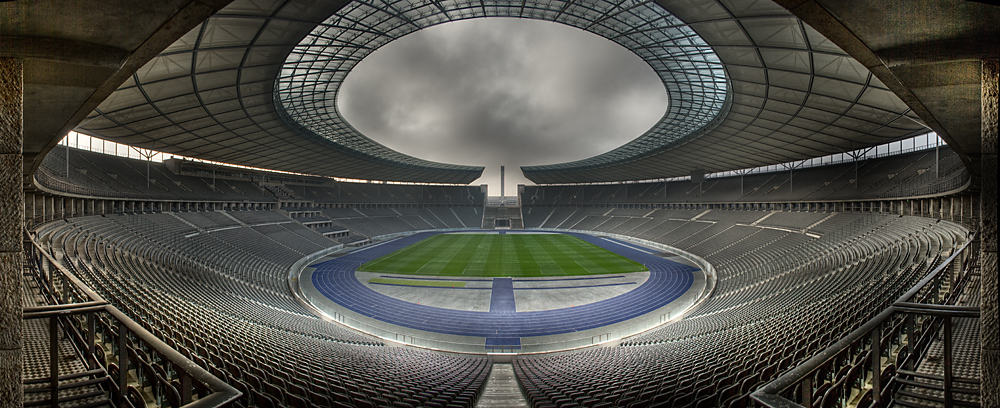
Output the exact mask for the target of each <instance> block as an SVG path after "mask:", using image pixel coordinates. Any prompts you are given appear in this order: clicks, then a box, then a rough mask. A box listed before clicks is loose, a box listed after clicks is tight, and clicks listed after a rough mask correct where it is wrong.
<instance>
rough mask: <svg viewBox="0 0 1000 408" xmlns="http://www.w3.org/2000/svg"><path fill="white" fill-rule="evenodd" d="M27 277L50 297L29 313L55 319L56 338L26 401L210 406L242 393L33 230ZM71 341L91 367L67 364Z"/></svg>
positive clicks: (52, 334)
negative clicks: (80, 273) (74, 268)
mask: <svg viewBox="0 0 1000 408" xmlns="http://www.w3.org/2000/svg"><path fill="white" fill-rule="evenodd" d="M26 236H27V235H26ZM25 278H26V279H34V280H35V282H36V283H37V286H38V290H39V291H40V293H39V294H40V295H41V296H42V297H43V298H45V299H46V301H47V303H48V305H45V306H37V307H27V308H24V309H23V318H24V320H25V321H26V323H27V322H28V321H30V320H35V319H47V320H48V341H49V344H48V347H47V350H48V360H49V367H48V375H47V376H44V377H40V378H30V379H25V380H24V393H25V403H24V406H25V407H33V406H51V407H57V406H59V404H63V403H70V402H73V403H74V406H80V407H83V406H98V405H100V406H106V405H107V403H108V402H110V403H111V404H112V405H113V406H116V407H147V406H157V407H182V406H183V407H186V408H209V407H224V406H229V405H231V403H232V402H233V401H235V400H236V399H237V398H239V397H240V396H241V395H242V394H241V393H240V392H239V391H237V390H236V389H235V388H233V387H231V386H229V385H228V384H226V383H225V382H223V381H222V380H220V379H219V378H217V377H215V376H213V375H212V374H211V373H209V372H208V371H206V370H205V369H203V368H201V367H199V366H198V365H196V364H195V363H194V362H192V361H191V360H189V359H188V358H186V357H185V356H184V355H182V354H181V353H179V352H177V351H176V350H174V349H173V348H171V347H170V346H168V345H167V344H166V343H164V342H162V341H160V340H159V339H157V338H156V337H155V336H153V335H152V334H151V333H149V332H148V331H146V330H145V329H144V328H142V326H140V325H139V324H138V323H136V322H134V321H133V320H131V319H130V318H129V317H128V316H126V315H125V314H123V313H122V312H120V311H119V310H118V309H116V308H115V307H113V306H111V305H109V304H108V303H107V302H106V301H105V300H104V299H102V298H101V297H100V296H99V295H98V294H97V293H95V292H93V291H92V290H91V289H90V288H88V287H87V286H86V285H85V284H84V283H83V282H81V281H80V280H79V279H78V278H77V277H76V276H75V275H74V274H73V273H72V272H70V271H69V270H68V269H66V268H65V267H63V266H62V265H60V264H59V263H58V262H56V260H55V259H54V258H53V257H52V255H50V254H49V253H48V252H46V251H45V250H43V249H42V248H41V247H40V246H39V245H38V243H37V242H35V241H34V240H33V239H31V238H30V237H28V238H27V239H26V241H25ZM26 283H27V282H26ZM26 337H27V336H26ZM26 341H37V339H31V338H30V337H28V338H26ZM67 345H69V346H71V347H70V348H67V347H66V346H67ZM106 346H107V347H108V348H110V349H111V352H110V353H109V352H107V351H106ZM68 349H69V350H73V353H75V354H76V356H75V357H76V358H77V359H78V361H79V362H80V363H81V364H82V366H83V370H72V371H74V372H60V370H61V368H60V367H61V364H60V363H63V364H62V366H63V367H64V368H65V366H66V365H67V364H65V359H66V358H67V357H68V356H66V350H68ZM70 357H72V356H70Z"/></svg>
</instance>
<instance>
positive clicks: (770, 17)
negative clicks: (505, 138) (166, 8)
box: [78, 0, 926, 183]
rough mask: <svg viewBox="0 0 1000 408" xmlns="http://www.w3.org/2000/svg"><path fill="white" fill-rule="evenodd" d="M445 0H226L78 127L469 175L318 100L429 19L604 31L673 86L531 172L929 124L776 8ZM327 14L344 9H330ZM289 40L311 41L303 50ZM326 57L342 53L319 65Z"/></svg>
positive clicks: (589, 170) (893, 135)
mask: <svg viewBox="0 0 1000 408" xmlns="http://www.w3.org/2000/svg"><path fill="white" fill-rule="evenodd" d="M447 4H448V5H445V3H442V2H434V1H430V0H427V1H423V2H409V1H397V2H388V3H383V2H380V1H379V2H375V1H366V2H364V3H362V2H352V3H349V4H347V5H346V6H345V5H344V4H343V3H342V2H341V3H337V4H330V3H328V2H314V1H308V0H287V1H281V0H273V1H250V0H237V1H235V2H233V3H232V4H230V5H229V6H228V7H226V8H225V9H223V10H222V11H221V12H219V13H218V14H216V15H215V16H213V17H212V18H210V19H208V20H206V21H205V22H204V23H203V24H201V25H199V26H198V27H196V28H194V29H193V30H191V31H190V32H189V33H188V34H187V35H185V36H183V37H182V38H181V39H180V40H178V41H177V42H176V43H174V44H173V45H171V46H170V47H168V48H167V49H166V50H164V51H163V53H161V54H160V55H159V56H157V57H156V58H154V59H153V60H151V61H150V62H149V63H147V64H146V65H145V66H144V67H143V68H141V69H139V71H138V72H136V74H135V75H133V76H132V78H131V79H130V80H128V81H126V82H125V83H124V84H123V85H122V86H121V87H120V88H119V89H118V90H117V91H115V92H114V93H113V94H112V95H111V96H110V97H109V98H108V99H106V100H105V101H104V102H103V103H102V104H101V105H100V106H99V107H98V108H97V109H96V110H95V111H94V113H93V114H92V115H90V117H88V119H87V120H86V121H84V123H83V125H81V126H80V127H79V128H78V130H79V131H81V132H83V133H87V134H91V135H95V136H98V137H101V138H104V139H108V140H113V141H116V142H120V143H125V144H129V145H133V146H138V147H143V148H149V149H154V150H159V151H163V152H167V153H174V154H181V155H186V156H191V157H196V158H201V159H206V160H215V161H221V162H228V163H234V164H240V165H247V166H254V167H261V168H268V169H275V170H283V171H293V172H300V173H308V174H319V175H328V176H337V177H347V178H360V179H374V180H392V181H414V182H437V183H469V182H471V181H473V180H475V179H476V178H478V177H479V175H480V174H481V172H482V168H481V167H470V166H456V165H446V164H440V163H433V162H429V161H425V160H420V159H417V158H412V157H409V156H406V155H403V154H401V153H398V152H395V151H392V150H390V149H388V148H385V147H384V146H381V145H379V144H377V143H375V142H373V141H371V140H369V139H367V138H365V137H364V136H363V135H360V134H358V133H357V132H356V131H355V130H354V129H353V128H351V127H350V125H348V124H347V123H346V121H344V120H342V119H341V118H340V117H339V113H337V111H336V106H335V105H333V104H332V103H329V102H325V101H334V100H335V93H336V90H337V89H338V86H339V81H340V80H342V79H343V77H344V76H346V74H347V72H348V71H349V69H350V68H351V67H353V65H354V64H355V63H356V62H357V60H360V59H361V58H363V56H364V55H367V54H368V53H370V52H371V51H372V50H374V49H375V48H377V47H378V46H381V45H383V44H385V43H387V42H389V41H391V40H392V39H394V38H398V37H400V36H402V35H405V34H407V33H409V32H412V31H415V30H417V29H420V28H423V27H426V26H429V25H433V24H439V23H442V22H446V21H452V20H458V19H465V18H474V17H480V16H484V15H486V16H519V17H530V18H540V19H547V20H554V21H558V22H562V23H566V24H569V25H572V26H576V27H579V28H583V29H587V30H588V31H591V32H594V33H596V34H598V35H603V36H605V37H608V38H610V39H612V40H614V41H616V42H618V43H619V44H622V45H623V46H625V47H626V48H629V49H631V50H633V52H635V53H636V54H637V55H639V56H640V57H641V58H643V59H645V60H646V61H648V62H650V65H651V66H652V67H653V69H654V71H656V72H657V73H658V74H659V75H660V77H661V79H663V80H664V86H665V87H666V88H667V92H668V95H669V97H670V106H669V107H668V111H667V114H666V115H665V116H664V117H663V119H662V120H661V121H660V122H659V123H658V124H657V125H655V126H654V127H653V128H652V129H651V130H650V131H649V132H647V133H646V134H644V135H641V136H640V137H638V138H637V139H636V140H634V141H633V142H630V143H628V144H626V145H624V146H622V147H620V148H618V149H615V150H612V151H610V152H608V153H605V154H602V155H598V156H595V157H592V158H589V159H584V160H580V161H576V162H571V163H563V164H555V165H546V166H528V167H524V168H522V171H523V172H524V173H525V175H526V176H527V177H528V178H529V179H531V180H532V181H535V182H537V183H576V182H604V181H624V180H642V179H655V178H662V177H672V176H680V175H687V174H689V173H690V172H691V171H693V170H696V169H697V170H705V171H710V172H711V171H721V170H732V169H740V168H747V167H754V166H760V165H767V164H775V163H781V162H788V161H793V160H799V159H805V158H809V157H816V156H822V155H826V154H831V153H838V152H841V151H847V150H854V149H858V148H862V147H866V146H872V145H877V144H881V143H886V142H890V141H894V140H899V139H902V138H905V137H909V136H912V135H915V134H919V133H921V132H925V131H926V127H925V126H924V125H923V124H922V123H921V122H920V121H919V119H917V117H916V115H915V114H913V113H912V112H910V110H909V109H908V108H907V106H906V105H905V104H904V103H903V102H902V101H900V100H899V98H898V97H896V96H895V95H894V94H893V93H892V92H890V91H889V90H888V89H887V87H886V86H885V85H883V84H882V83H881V82H880V81H879V80H878V79H877V78H875V77H873V76H872V74H871V73H870V72H869V71H868V70H867V69H865V67H864V66H862V65H861V64H859V63H858V62H857V61H855V60H854V59H853V58H851V57H849V56H847V55H846V54H845V53H844V52H843V51H841V49H840V48H838V47H837V46H835V45H834V44H833V43H831V42H830V41H829V40H827V39H826V38H824V37H823V36H822V35H820V34H818V33H817V32H816V31H814V30H813V29H811V28H810V27H808V26H807V25H805V24H804V23H802V21H800V20H799V19H798V18H796V17H794V16H792V15H790V14H789V13H788V12H787V11H786V10H785V9H783V8H782V7H780V6H778V5H776V4H774V3H773V2H771V1H757V2H743V1H739V2H731V1H716V0H676V1H666V0H664V1H660V2H659V4H660V5H662V6H663V7H664V8H665V9H666V10H667V11H669V13H672V14H673V16H676V18H679V20H677V19H675V18H674V17H672V16H671V15H670V14H669V13H666V12H664V11H663V10H660V9H659V6H658V5H657V4H655V3H651V2H645V3H644V2H627V1H626V2H622V3H606V2H603V1H590V0H588V1H587V2H578V3H577V2H557V1H527V2H521V1H517V2H516V7H509V6H503V5H502V4H499V3H498V2H496V1H492V2H480V1H476V2H474V3H469V2H466V3H461V4H459V3H454V2H452V3H447ZM522 5H523V6H522ZM338 10H340V12H339V13H338V15H339V17H338V16H334V17H332V18H330V19H329V20H328V19H327V17H328V16H331V15H333V14H334V13H335V12H338ZM680 21H683V22H685V23H687V25H684V24H681V23H680ZM324 22H326V23H325V24H324ZM688 27H689V28H688ZM671 30H672V33H671V34H662V32H664V31H671ZM362 32H363V33H364V34H363V35H362V34H358V33H362ZM345 33H348V34H351V35H350V38H347V37H345V35H346V34H345ZM677 33H680V35H681V36H682V37H683V36H686V37H687V38H690V39H691V41H690V42H681V40H679V39H678V37H676V35H677ZM694 33H697V35H693V34H694ZM344 40H347V41H346V42H343V43H340V42H341V41H344ZM698 41H703V43H699V42H698ZM331 43H340V44H341V45H343V46H347V47H353V49H354V51H353V52H350V53H345V52H344V51H343V47H340V48H339V51H328V53H327V54H323V53H312V54H310V53H304V52H302V51H303V50H309V49H310V48H309V47H311V46H315V45H323V46H324V47H323V49H324V50H329V49H330V48H329V45H330V44H331ZM300 44H305V45H304V47H305V48H299V49H298V52H297V51H296V46H298V45H300ZM706 44H707V45H709V46H710V49H709V48H707V47H705V45H706ZM713 51H714V52H713ZM307 54H309V55H310V56H309V57H308V58H306V59H303V56H304V55H307ZM330 56H338V58H340V56H347V57H348V58H340V59H338V62H336V63H331V62H330V60H331V59H330V58H327V57H330ZM344 61H347V62H346V63H345V62H344ZM289 63H290V64H291V65H286V64H289ZM720 63H721V65H720ZM306 66H308V68H309V69H303V68H306ZM722 67H724V73H723V69H722ZM283 81H284V82H283ZM276 90H277V91H278V92H277V93H276ZM303 90H308V92H301V91H303ZM320 91H321V92H320ZM282 92H284V93H282ZM296 92H298V94H297V95H298V96H300V97H299V98H298V99H295V98H294V97H295V96H296ZM301 95H309V96H308V97H305V98H302V97H301ZM324 95H325V96H324ZM347 139H353V140H355V142H356V143H354V144H351V143H345V142H344V140H347ZM334 140H336V142H335V141H334Z"/></svg>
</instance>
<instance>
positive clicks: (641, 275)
mask: <svg viewBox="0 0 1000 408" xmlns="http://www.w3.org/2000/svg"><path fill="white" fill-rule="evenodd" d="M355 276H356V277H357V278H358V281H360V282H362V283H364V284H366V285H367V286H368V288H369V289H371V290H374V291H376V292H378V293H381V294H383V295H386V296H390V297H393V298H396V299H399V300H403V301H406V302H412V303H416V304H420V305H427V306H433V307H442V308H446V309H454V310H466V311H470V312H488V311H490V298H491V294H492V293H493V282H492V279H491V278H477V279H461V278H447V279H445V278H427V279H420V278H419V277H414V276H409V275H390V274H384V273H371V272H355ZM377 278H390V279H394V282H407V281H409V282H412V285H405V284H404V283H400V284H378V283H372V282H371V280H372V279H377ZM647 279H649V272H633V273H626V274H613V275H604V276H600V277H596V279H595V277H590V278H562V279H552V278H514V279H513V284H514V287H513V289H514V290H513V295H514V305H515V308H516V311H518V312H535V311H544V310H556V309H562V308H567V307H576V306H581V305H586V304H590V303H594V302H598V301H601V300H605V299H610V298H613V297H615V296H619V295H622V294H624V293H626V292H628V291H630V290H632V289H635V288H637V287H639V285H641V284H643V283H644V282H646V280H647ZM425 281H430V282H461V283H462V285H463V286H462V287H456V288H452V287H427V286H420V284H421V283H423V282H425Z"/></svg>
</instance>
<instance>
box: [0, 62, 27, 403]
mask: <svg viewBox="0 0 1000 408" xmlns="http://www.w3.org/2000/svg"><path fill="white" fill-rule="evenodd" d="M23 70H24V65H23V63H22V61H21V60H20V59H16V58H6V57H0V202H2V203H0V408H14V407H18V408H19V407H20V406H21V404H22V400H23V399H24V392H23V389H22V387H21V372H22V364H23V354H22V350H23V344H24V343H23V337H24V328H23V326H24V322H23V321H22V320H21V262H22V259H21V257H22V256H23V253H22V250H21V245H22V243H21V239H22V237H21V226H22V225H23V224H24V189H23V187H22V186H21V171H22V164H21V163H22V160H23V159H22V156H21V146H22V144H23V135H22V133H23V132H22V126H23V118H24V115H23V113H22V108H23V105H24V103H23V102H24V76H23Z"/></svg>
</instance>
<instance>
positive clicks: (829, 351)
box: [751, 233, 979, 408]
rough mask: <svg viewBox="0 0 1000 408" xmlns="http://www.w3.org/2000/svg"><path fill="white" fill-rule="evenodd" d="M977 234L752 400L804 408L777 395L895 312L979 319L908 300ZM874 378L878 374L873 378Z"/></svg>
mask: <svg viewBox="0 0 1000 408" xmlns="http://www.w3.org/2000/svg"><path fill="white" fill-rule="evenodd" d="M976 235H977V233H973V234H970V236H969V239H968V240H966V242H965V243H964V244H963V245H962V246H961V247H960V248H959V249H958V250H957V251H955V252H954V253H953V254H952V255H951V256H949V257H948V258H947V259H945V260H944V261H943V262H942V263H941V264H939V265H938V266H937V267H936V268H934V270H932V271H931V272H930V273H928V274H927V275H926V276H925V277H924V278H922V279H921V280H920V281H918V282H917V283H916V284H915V285H914V286H913V287H912V288H910V290H908V291H906V293H904V294H903V295H901V296H900V297H899V298H898V299H897V300H896V301H895V302H893V304H892V305H890V306H889V307H888V308H886V309H885V310H883V311H882V312H881V313H879V314H878V315H876V316H875V317H873V318H872V319H871V320H868V321H867V322H865V323H864V324H863V325H861V327H858V328H857V329H855V330H854V331H852V332H850V333H849V334H848V335H846V336H844V337H843V338H841V339H840V340H838V341H837V342H835V343H833V344H831V345H830V346H829V347H827V348H826V349H824V350H822V351H820V352H819V353H817V354H816V355H814V356H813V357H811V358H810V359H808V360H806V361H805V362H804V363H802V364H799V365H798V366H796V367H795V368H793V369H791V370H789V371H787V372H785V374H782V375H781V376H780V377H778V378H777V379H775V380H773V381H771V382H769V383H767V384H766V385H764V386H763V387H761V388H760V389H758V390H757V391H754V392H753V393H752V394H751V398H753V399H754V400H756V401H757V402H758V403H760V404H762V405H764V406H766V407H771V408H793V407H794V408H804V406H803V405H800V404H798V403H796V402H795V401H792V400H789V399H787V398H785V397H784V396H782V395H780V393H782V392H784V391H786V390H787V389H789V388H791V387H793V386H795V384H798V383H799V382H801V381H802V380H803V379H806V378H807V377H808V376H809V375H810V374H811V373H813V372H815V371H816V370H818V369H819V368H820V367H823V366H824V365H826V364H827V363H829V362H831V361H832V360H833V359H835V358H836V357H837V356H838V355H840V353H841V352H843V351H844V350H846V349H847V348H849V347H850V346H851V345H853V344H855V343H856V342H857V341H860V340H862V339H863V338H864V337H865V336H868V335H869V334H870V333H872V332H873V331H875V330H877V329H878V328H879V327H880V326H881V325H882V323H884V322H885V321H887V320H888V319H889V318H890V317H891V316H892V315H894V314H896V313H897V312H910V313H917V314H929V315H938V316H947V317H979V311H978V310H979V308H977V307H963V306H954V305H937V304H925V303H913V302H910V300H911V298H913V296H915V295H916V294H917V293H918V292H920V290H921V289H923V288H924V286H926V285H927V284H928V283H930V282H932V281H934V279H936V278H937V277H938V275H940V274H941V273H942V272H943V271H944V270H945V269H946V268H947V267H948V266H949V265H951V264H952V262H954V261H955V260H956V259H957V258H958V256H959V255H962V254H964V253H965V251H966V250H967V249H968V248H969V246H970V245H971V244H972V243H973V242H974V241H975V238H976ZM876 375H877V374H876Z"/></svg>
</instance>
